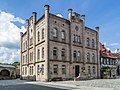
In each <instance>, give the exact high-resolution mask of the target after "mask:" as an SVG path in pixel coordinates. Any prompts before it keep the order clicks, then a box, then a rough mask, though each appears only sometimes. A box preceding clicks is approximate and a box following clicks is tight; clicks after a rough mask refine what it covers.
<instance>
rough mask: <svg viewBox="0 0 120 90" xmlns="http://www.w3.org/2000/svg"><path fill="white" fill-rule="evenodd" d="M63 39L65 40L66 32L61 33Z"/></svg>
mask: <svg viewBox="0 0 120 90" xmlns="http://www.w3.org/2000/svg"><path fill="white" fill-rule="evenodd" d="M61 37H62V40H65V31H62V32H61Z"/></svg>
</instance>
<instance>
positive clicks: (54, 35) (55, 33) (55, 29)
mask: <svg viewBox="0 0 120 90" xmlns="http://www.w3.org/2000/svg"><path fill="white" fill-rule="evenodd" d="M57 37H58V30H57V28H54V29H53V38H57Z"/></svg>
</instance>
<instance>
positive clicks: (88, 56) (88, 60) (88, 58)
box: [87, 52, 90, 62]
mask: <svg viewBox="0 0 120 90" xmlns="http://www.w3.org/2000/svg"><path fill="white" fill-rule="evenodd" d="M87 62H90V53H89V52H88V53H87Z"/></svg>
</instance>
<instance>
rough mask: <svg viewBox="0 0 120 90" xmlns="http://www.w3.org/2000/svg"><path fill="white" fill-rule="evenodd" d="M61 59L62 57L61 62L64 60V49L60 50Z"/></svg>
mask: <svg viewBox="0 0 120 90" xmlns="http://www.w3.org/2000/svg"><path fill="white" fill-rule="evenodd" d="M61 57H62V60H65V49H62V50H61Z"/></svg>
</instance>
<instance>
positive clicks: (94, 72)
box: [93, 66, 96, 74]
mask: <svg viewBox="0 0 120 90" xmlns="http://www.w3.org/2000/svg"><path fill="white" fill-rule="evenodd" d="M93 74H96V71H95V66H93Z"/></svg>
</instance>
